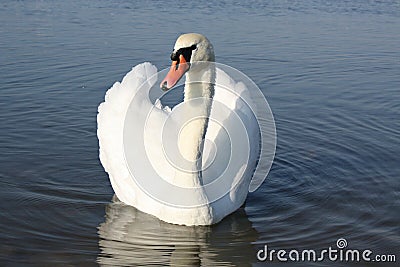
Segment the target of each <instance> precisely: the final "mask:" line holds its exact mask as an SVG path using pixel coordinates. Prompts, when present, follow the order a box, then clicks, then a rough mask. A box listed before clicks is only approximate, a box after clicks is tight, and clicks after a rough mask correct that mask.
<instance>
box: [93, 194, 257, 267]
mask: <svg viewBox="0 0 400 267" xmlns="http://www.w3.org/2000/svg"><path fill="white" fill-rule="evenodd" d="M98 233H99V237H100V238H99V239H100V240H99V247H100V254H99V256H98V259H97V261H98V263H99V264H100V266H149V265H155V264H156V265H162V266H236V265H239V266H250V265H251V262H252V261H254V260H255V255H256V254H255V253H256V252H255V248H254V247H253V245H252V242H254V241H256V240H257V237H258V233H257V231H256V230H255V229H254V228H253V227H252V223H251V222H250V221H249V219H248V218H247V215H246V213H245V210H244V207H241V208H240V209H239V210H237V211H236V212H234V213H233V214H231V215H230V216H228V217H226V218H225V219H224V220H223V221H221V222H220V223H218V224H216V225H212V226H182V225H175V224H169V223H165V222H163V221H160V220H159V219H157V218H156V217H153V216H151V215H148V214H146V213H143V212H141V211H139V210H137V209H136V208H134V207H132V206H128V205H126V204H124V203H122V202H121V201H119V200H118V199H117V198H116V197H115V196H114V198H113V200H112V202H111V203H110V204H109V205H107V207H106V220H105V222H103V223H101V224H100V226H99V229H98Z"/></svg>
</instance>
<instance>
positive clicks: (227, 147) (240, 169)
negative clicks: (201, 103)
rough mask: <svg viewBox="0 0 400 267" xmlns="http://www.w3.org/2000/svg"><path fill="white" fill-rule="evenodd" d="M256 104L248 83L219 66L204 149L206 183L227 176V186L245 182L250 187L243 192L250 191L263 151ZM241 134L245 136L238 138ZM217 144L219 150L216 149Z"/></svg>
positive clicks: (244, 186)
mask: <svg viewBox="0 0 400 267" xmlns="http://www.w3.org/2000/svg"><path fill="white" fill-rule="evenodd" d="M253 107H254V103H253V101H252V99H251V96H250V94H249V91H248V89H247V88H246V86H245V85H244V84H243V83H242V82H235V81H234V80H233V79H232V78H231V77H230V76H229V75H228V74H227V73H225V72H224V71H223V70H221V69H217V73H216V87H215V95H214V100H213V106H212V109H211V115H210V117H211V119H210V122H209V127H208V129H207V133H206V142H205V147H204V153H203V168H204V169H205V170H204V176H203V178H204V179H206V180H205V181H204V183H205V184H207V183H210V182H212V181H213V180H214V179H217V178H218V177H223V178H222V179H224V180H225V181H226V183H227V184H224V185H223V187H226V186H228V184H229V183H230V184H231V185H232V186H235V185H236V184H237V183H240V184H242V183H245V185H243V186H241V188H246V192H245V193H244V192H243V194H247V188H248V185H249V183H250V180H251V178H252V175H253V173H254V170H255V167H256V165H257V159H258V156H259V153H260V146H259V144H260V132H259V127H258V123H257V120H256V117H255V116H254V114H253ZM240 134H242V138H241V139H240V137H239V138H238V135H240ZM246 137H247V138H246ZM235 138H236V139H235ZM235 140H236V141H235ZM238 140H239V141H238ZM215 148H216V149H217V151H216V153H213V149H215ZM226 177H227V178H226ZM207 179H208V180H207ZM231 189H232V188H231ZM231 192H232V191H231ZM233 195H235V193H233V194H232V197H234V196H233Z"/></svg>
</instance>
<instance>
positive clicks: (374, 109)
mask: <svg viewBox="0 0 400 267" xmlns="http://www.w3.org/2000/svg"><path fill="white" fill-rule="evenodd" d="M399 24H400V6H399V3H398V2H397V1H287V2H286V1H268V2H267V1H266V3H264V2H263V1H247V2H246V3H239V2H237V3H228V2H221V1H213V2H209V1H197V2H189V1H186V2H184V3H181V2H179V1H169V2H166V3H164V2H162V1H158V2H152V3H147V2H145V1H138V2H136V3H130V2H129V1H106V0H102V1H96V2H94V1H68V2H64V1H46V0H44V1H2V2H1V3H0V25H1V26H0V35H1V38H0V80H1V84H0V92H1V94H0V128H1V131H0V148H1V153H0V164H1V165H0V166H1V168H0V187H1V191H0V214H1V220H0V239H1V242H0V262H1V263H2V264H1V265H7V266H29V265H36V266H92V265H93V266H96V265H98V264H100V265H104V266H107V265H109V266H117V265H124V266H127V265H131V266H135V265H140V264H142V265H145V266H148V265H150V264H161V265H165V264H168V263H171V265H174V264H176V265H179V264H182V265H194V266H197V265H200V264H202V265H203V266H216V265H219V266H232V265H238V266H246V265H255V266H258V265H261V263H259V262H258V261H257V258H256V253H257V250H259V249H260V248H262V247H263V246H264V244H268V246H269V247H271V248H273V249H287V250H289V249H293V248H297V249H315V250H322V249H324V248H327V247H329V246H333V247H334V246H335V243H336V240H337V239H338V238H341V237H342V238H346V240H347V241H348V244H349V248H353V249H360V250H361V249H370V250H372V251H373V252H374V253H376V254H378V253H380V254H396V253H397V260H399V257H400V255H399V254H398V251H399V249H400V229H399V226H398V225H399V222H400V215H399V214H400V209H399V207H400V205H399V204H400V197H399V196H400V193H399V192H400V183H399V178H400V177H399V175H400V167H399V154H400V142H399V137H400V122H399V117H400V89H399V88H400V65H399V59H400V50H399V46H398V44H399V43H400V32H399V27H398V25H399ZM184 32H201V33H203V34H205V35H206V36H207V37H208V38H209V39H210V40H211V41H212V42H213V44H214V47H215V51H216V55H217V60H218V61H219V62H221V63H224V64H228V65H231V66H232V67H235V68H237V69H239V70H241V71H243V72H245V73H246V74H247V75H248V76H249V77H250V78H252V79H253V80H254V81H255V82H256V83H257V84H258V85H259V86H260V88H261V89H262V90H263V92H264V94H265V95H266V96H267V98H268V101H269V104H270V106H271V108H272V110H273V113H274V116H275V120H276V126H277V140H278V144H277V145H278V146H277V152H276V158H275V162H274V164H273V166H272V169H271V172H270V173H269V175H268V178H267V180H266V181H265V182H264V184H263V185H262V186H261V187H260V188H259V189H258V190H257V191H256V192H255V193H253V194H250V195H249V196H248V199H247V201H246V204H245V207H244V209H242V210H240V211H238V212H237V213H235V214H233V215H232V216H230V217H228V218H226V219H225V220H224V221H223V222H222V223H220V224H218V225H215V226H212V227H191V228H190V227H182V226H175V225H169V224H166V223H163V222H160V221H158V220H156V219H155V218H153V217H151V216H148V215H146V214H143V213H141V212H138V211H136V210H135V209H134V208H131V207H127V206H124V205H122V204H121V203H118V202H112V197H113V191H112V189H111V186H110V183H109V181H108V177H107V174H106V173H105V172H104V170H103V168H102V166H101V165H100V163H99V160H98V143H97V137H96V112H97V106H98V104H99V103H100V102H102V100H103V97H104V93H105V91H106V90H107V89H108V88H109V87H110V86H111V85H112V84H113V83H114V82H115V81H117V80H120V79H121V78H122V77H123V76H124V75H125V73H126V72H128V71H129V70H130V68H131V67H132V66H134V65H136V64H138V63H140V62H143V61H150V62H152V63H153V64H155V65H156V66H157V67H158V68H159V69H161V68H165V67H167V66H168V65H169V53H170V51H171V49H172V46H173V43H174V41H175V39H176V37H177V36H178V35H179V34H180V33H184ZM278 263H279V262H278V261H277V260H276V259H275V264H278ZM329 264H330V262H328V261H324V262H317V263H309V264H308V265H314V266H326V265H329ZM300 265H301V264H300ZM335 265H345V263H343V262H342V263H340V262H336V263H335ZM363 265H365V263H363Z"/></svg>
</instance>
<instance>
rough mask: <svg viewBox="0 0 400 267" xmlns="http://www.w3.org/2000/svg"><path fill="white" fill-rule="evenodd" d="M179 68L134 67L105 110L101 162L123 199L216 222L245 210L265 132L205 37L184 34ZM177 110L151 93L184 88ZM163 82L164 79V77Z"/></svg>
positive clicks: (185, 219) (176, 53)
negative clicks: (163, 71) (164, 70)
mask: <svg viewBox="0 0 400 267" xmlns="http://www.w3.org/2000/svg"><path fill="white" fill-rule="evenodd" d="M171 60H172V65H171V67H170V69H169V70H168V73H166V75H165V78H164V79H163V80H161V83H160V85H159V86H157V85H156V83H157V82H159V81H160V80H159V79H158V78H159V77H158V76H159V74H157V68H156V67H155V66H154V65H152V64H151V63H148V62H146V63H142V64H139V65H137V66H135V67H134V68H133V69H132V70H131V71H130V72H129V73H128V74H126V76H125V77H124V78H123V79H122V82H116V83H115V84H114V85H113V86H112V87H111V88H110V89H109V90H108V91H107V92H106V95H105V101H104V102H103V103H101V104H100V105H99V107H98V115H97V123H98V129H97V135H98V139H99V157H100V161H101V163H102V165H103V167H104V169H105V171H106V172H107V173H108V175H109V179H110V182H111V185H112V187H113V190H114V192H115V194H116V196H117V197H118V199H119V200H120V201H122V202H124V203H125V204H128V205H131V206H134V207H136V208H137V209H138V210H140V211H142V212H145V213H148V214H151V215H153V216H155V217H157V218H159V219H160V220H162V221H165V222H168V223H173V224H180V225H188V226H190V225H211V224H215V223H218V222H220V221H221V220H222V219H223V218H224V217H226V216H227V215H229V214H231V213H232V212H234V211H235V210H237V209H239V208H240V207H241V206H242V205H243V204H244V202H245V199H246V197H247V194H248V192H249V186H250V183H251V180H252V176H253V174H254V171H255V169H256V167H257V164H258V160H259V155H260V138H261V137H260V128H259V124H258V122H257V119H256V117H255V116H254V114H253V112H252V109H253V103H252V101H253V100H252V97H251V96H250V94H249V92H248V90H246V86H245V84H243V83H241V82H235V81H234V80H233V79H232V78H231V77H230V76H229V75H228V73H227V72H226V71H224V70H222V69H221V68H220V67H219V66H218V65H216V64H215V63H214V62H215V55H214V49H213V46H212V44H211V43H210V41H209V40H208V39H207V38H206V37H205V36H203V35H201V34H197V33H187V34H183V35H181V36H179V37H178V39H177V40H176V43H175V45H174V48H173V52H172V54H171ZM183 77H185V81H184V97H183V102H182V103H179V104H178V105H176V106H175V107H173V108H172V109H171V108H170V107H168V106H163V105H162V100H160V99H157V100H155V102H154V103H153V101H151V97H150V96H149V95H150V94H151V92H152V91H154V88H158V91H159V92H162V91H161V90H160V88H161V89H162V90H164V91H167V93H168V90H170V89H172V88H174V87H179V86H180V84H181V83H182V81H181V80H183ZM161 78H162V77H161Z"/></svg>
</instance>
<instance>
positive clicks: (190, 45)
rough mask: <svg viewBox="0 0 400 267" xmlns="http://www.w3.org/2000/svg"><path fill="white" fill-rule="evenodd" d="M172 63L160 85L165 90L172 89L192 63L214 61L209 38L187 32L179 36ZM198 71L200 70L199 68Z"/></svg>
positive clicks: (189, 69) (172, 55)
mask: <svg viewBox="0 0 400 267" xmlns="http://www.w3.org/2000/svg"><path fill="white" fill-rule="evenodd" d="M171 60H172V65H171V68H170V70H169V72H168V74H167V76H166V77H165V78H164V80H163V81H162V82H161V84H160V87H161V89H163V90H164V91H166V90H168V89H171V88H172V87H173V86H174V85H175V84H176V83H177V82H178V81H179V80H180V79H181V78H182V76H183V75H184V74H185V73H186V72H188V71H196V70H191V63H194V62H199V61H212V62H213V61H214V60H215V56H214V49H213V46H212V44H211V43H210V41H208V39H207V38H206V37H205V36H203V35H201V34H198V33H186V34H182V35H181V36H179V37H178V39H177V40H176V42H175V46H174V50H173V51H172V54H171ZM197 71H198V70H197Z"/></svg>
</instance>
